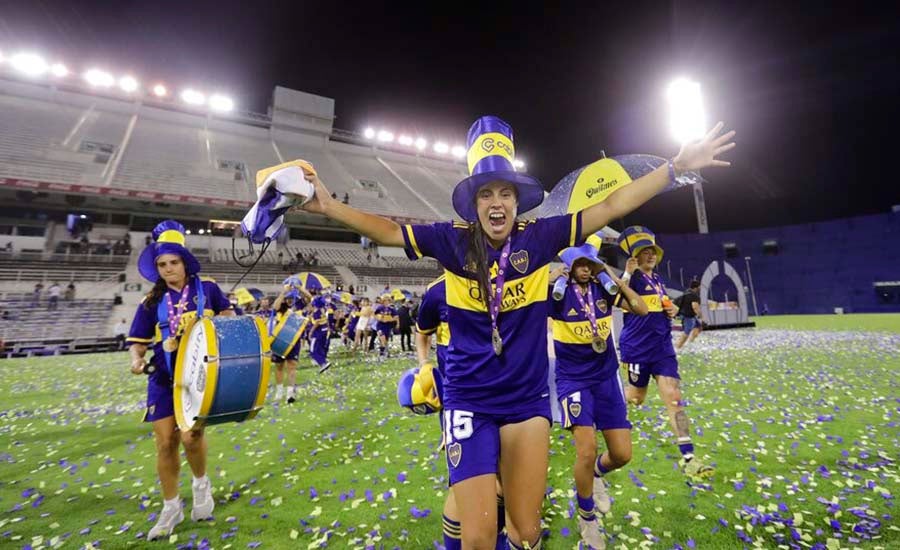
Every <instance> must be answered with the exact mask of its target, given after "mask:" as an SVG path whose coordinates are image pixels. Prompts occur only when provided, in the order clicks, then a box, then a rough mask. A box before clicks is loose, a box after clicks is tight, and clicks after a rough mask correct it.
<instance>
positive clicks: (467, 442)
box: [443, 399, 551, 486]
mask: <svg viewBox="0 0 900 550" xmlns="http://www.w3.org/2000/svg"><path fill="white" fill-rule="evenodd" d="M532 409H533V410H531V411H529V412H523V413H519V414H515V415H489V414H482V413H476V412H471V411H464V410H461V409H452V410H451V409H444V411H443V416H444V418H443V426H444V444H445V445H446V448H445V449H444V451H445V452H446V453H447V469H448V470H450V485H451V486H452V485H454V484H456V483H459V482H460V481H465V480H467V479H469V478H471V477H475V476H480V475H484V474H496V473H498V472H499V466H500V428H501V427H502V426H504V425H506V424H516V423H518V422H524V421H525V420H528V419H530V418H534V417H536V416H540V417H543V418H546V419H547V423H548V424H549V423H550V422H551V420H550V400H549V399H542V400H540V401H536V402H535V406H534V407H532Z"/></svg>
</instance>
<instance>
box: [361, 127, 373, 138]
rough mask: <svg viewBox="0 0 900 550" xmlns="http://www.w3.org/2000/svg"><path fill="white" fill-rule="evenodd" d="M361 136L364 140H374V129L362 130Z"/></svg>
mask: <svg viewBox="0 0 900 550" xmlns="http://www.w3.org/2000/svg"><path fill="white" fill-rule="evenodd" d="M363 136H364V137H365V138H366V139H375V128H366V129H365V130H363Z"/></svg>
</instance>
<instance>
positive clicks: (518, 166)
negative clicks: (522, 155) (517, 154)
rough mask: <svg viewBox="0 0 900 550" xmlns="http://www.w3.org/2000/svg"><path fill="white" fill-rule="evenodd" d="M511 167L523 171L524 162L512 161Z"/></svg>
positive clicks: (519, 160) (520, 160)
mask: <svg viewBox="0 0 900 550" xmlns="http://www.w3.org/2000/svg"><path fill="white" fill-rule="evenodd" d="M513 166H514V167H515V169H516V170H524V169H525V161H524V160H522V159H516V160H514V161H513Z"/></svg>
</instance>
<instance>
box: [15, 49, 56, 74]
mask: <svg viewBox="0 0 900 550" xmlns="http://www.w3.org/2000/svg"><path fill="white" fill-rule="evenodd" d="M9 62H10V64H11V65H12V66H13V69H15V70H17V71H19V72H20V73H23V74H25V75H27V76H41V75H42V74H44V73H46V72H47V68H48V67H47V62H46V61H44V58H43V57H41V56H39V55H37V54H35V53H30V52H20V53H17V54H15V55H13V56H12V57H10V58H9Z"/></svg>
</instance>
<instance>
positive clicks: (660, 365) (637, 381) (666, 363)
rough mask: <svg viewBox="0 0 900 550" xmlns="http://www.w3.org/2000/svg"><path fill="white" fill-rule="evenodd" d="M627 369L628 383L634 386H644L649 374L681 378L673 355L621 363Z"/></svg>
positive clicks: (647, 382)
mask: <svg viewBox="0 0 900 550" xmlns="http://www.w3.org/2000/svg"><path fill="white" fill-rule="evenodd" d="M622 366H623V367H624V368H625V370H627V371H628V383H629V384H631V385H632V386H634V387H636V388H646V387H647V384H649V383H650V377H651V376H654V377H656V376H668V377H670V378H677V379H678V380H681V376H679V375H678V360H677V359H675V356H674V355H670V356H668V357H663V358H662V359H657V360H655V361H647V362H644V363H622Z"/></svg>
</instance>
